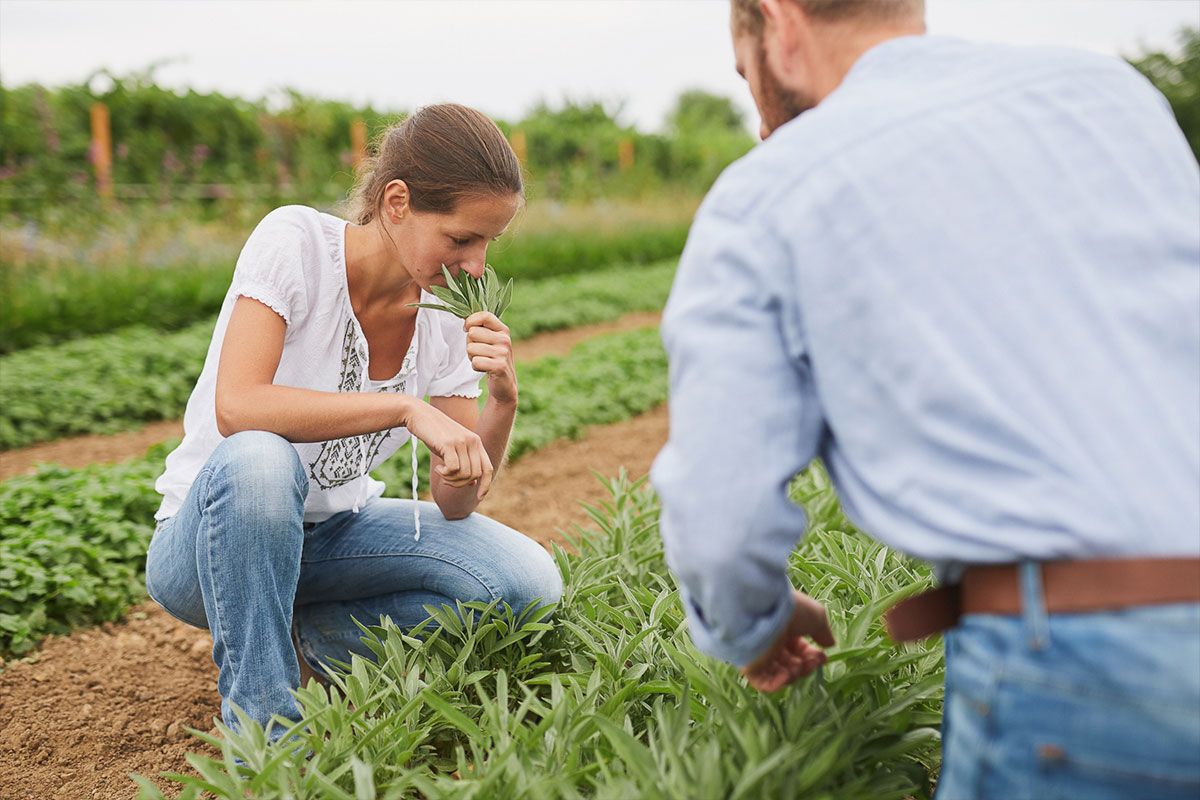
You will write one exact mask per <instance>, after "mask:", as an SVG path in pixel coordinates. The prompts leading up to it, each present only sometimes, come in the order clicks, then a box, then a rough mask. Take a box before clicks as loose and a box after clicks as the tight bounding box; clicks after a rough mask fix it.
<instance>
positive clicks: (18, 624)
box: [0, 328, 666, 654]
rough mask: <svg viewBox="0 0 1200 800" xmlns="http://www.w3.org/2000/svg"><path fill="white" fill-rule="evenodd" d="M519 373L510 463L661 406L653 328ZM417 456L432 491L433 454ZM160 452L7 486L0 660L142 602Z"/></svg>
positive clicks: (394, 466)
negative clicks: (430, 459) (430, 458)
mask: <svg viewBox="0 0 1200 800" xmlns="http://www.w3.org/2000/svg"><path fill="white" fill-rule="evenodd" d="M517 372H518V377H519V381H520V386H521V395H520V403H519V407H518V415H517V424H516V429H515V431H514V433H513V437H512V442H511V445H510V450H509V453H510V459H517V458H520V457H521V456H522V455H525V454H527V453H529V452H530V451H532V450H534V449H536V448H538V447H541V446H543V445H545V444H547V443H549V442H550V441H552V440H554V439H556V438H560V437H564V436H574V435H576V434H578V432H579V431H580V430H581V429H582V428H583V426H586V425H594V424H600V423H606V422H615V421H617V420H620V419H624V418H626V417H629V416H632V415H634V414H638V413H640V412H642V411H646V410H649V409H650V408H652V407H653V406H655V405H657V404H659V403H661V402H663V401H664V400H665V399H666V377H665V376H666V354H665V353H664V352H663V349H662V345H661V344H660V343H659V340H658V332H657V330H656V329H653V328H648V329H643V330H636V331H630V332H625V333H618V334H610V335H607V336H603V337H599V338H597V339H593V340H590V341H587V342H584V343H582V344H580V345H579V346H578V347H576V348H575V350H573V351H572V353H571V354H570V355H569V356H566V357H564V358H547V359H544V360H541V361H537V362H534V363H532V364H522V365H520V366H519V367H518V370H517ZM420 452H421V454H422V461H423V468H422V472H423V474H422V475H421V476H420V477H421V485H422V486H423V487H426V488H427V487H428V486H429V463H428V454H427V451H426V450H424V449H421V451H420ZM164 455H165V448H164V447H162V446H159V447H156V448H154V449H152V450H151V453H150V454H149V455H148V456H147V457H146V458H143V459H139V460H137V461H133V462H130V463H126V464H118V465H115V466H94V467H88V468H85V469H78V470H66V469H61V468H56V467H47V468H43V469H42V470H41V471H40V472H39V473H37V474H36V475H31V476H26V477H20V478H13V479H11V480H8V481H5V482H4V483H0V654H2V653H22V652H26V651H28V650H29V649H31V648H32V647H33V646H34V645H35V644H36V641H37V640H38V639H39V638H40V637H42V636H44V635H45V634H47V633H62V632H65V631H67V630H69V629H71V628H72V627H74V626H77V625H80V624H83V623H87V622H99V621H104V620H112V619H116V618H117V617H118V616H119V615H120V614H121V612H122V611H124V610H125V608H127V607H128V606H129V605H130V604H131V603H133V602H135V601H136V600H137V599H139V598H140V597H142V596H143V590H142V581H143V569H144V565H145V551H146V547H147V545H148V543H149V537H150V534H151V531H152V528H153V525H152V522H151V520H152V517H153V515H154V511H155V509H156V508H157V507H158V503H159V500H160V499H161V498H160V497H159V495H158V494H157V493H156V492H155V491H154V486H153V482H154V478H155V477H156V476H157V475H158V474H159V473H160V472H161V471H162V459H163V457H164ZM408 465H409V459H408V458H407V457H406V455H405V454H404V453H400V454H398V455H397V456H395V457H394V458H393V459H391V460H390V461H388V462H385V463H384V465H383V466H381V467H380V468H379V469H377V470H376V471H375V473H374V474H375V476H376V477H378V478H380V479H382V480H384V481H386V482H387V483H388V494H389V495H399V496H402V497H403V496H407V492H408V486H409V479H410V477H411V475H412V472H411V470H410V468H409V466H408Z"/></svg>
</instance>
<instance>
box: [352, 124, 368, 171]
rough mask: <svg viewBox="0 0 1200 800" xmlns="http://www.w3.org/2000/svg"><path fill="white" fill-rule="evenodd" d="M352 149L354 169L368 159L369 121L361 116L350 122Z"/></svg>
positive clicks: (356, 169)
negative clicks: (364, 120) (366, 121)
mask: <svg viewBox="0 0 1200 800" xmlns="http://www.w3.org/2000/svg"><path fill="white" fill-rule="evenodd" d="M350 149H351V150H352V151H353V158H354V171H355V172H358V168H359V167H360V166H362V163H363V162H364V161H366V160H367V123H365V122H363V121H362V118H361V117H359V118H358V119H355V120H354V121H353V122H351V123H350Z"/></svg>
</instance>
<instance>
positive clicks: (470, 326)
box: [463, 311, 517, 404]
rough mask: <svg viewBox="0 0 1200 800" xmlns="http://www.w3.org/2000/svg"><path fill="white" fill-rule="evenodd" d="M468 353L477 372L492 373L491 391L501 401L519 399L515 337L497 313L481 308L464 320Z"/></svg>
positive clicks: (514, 401)
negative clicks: (515, 362) (481, 309)
mask: <svg viewBox="0 0 1200 800" xmlns="http://www.w3.org/2000/svg"><path fill="white" fill-rule="evenodd" d="M463 328H464V329H465V330H466V332H467V356H468V357H469V358H470V359H471V367H472V368H473V369H474V370H475V371H476V372H485V373H487V376H488V394H489V395H490V396H491V397H492V398H494V399H495V400H496V401H497V402H500V403H508V404H515V403H516V402H517V369H516V366H515V364H514V363H513V349H512V336H511V335H510V334H509V331H508V326H507V325H505V324H504V323H503V322H501V321H500V318H499V317H497V316H496V315H495V314H492V313H490V312H487V311H480V312H478V313H475V314H472V315H471V316H469V317H467V318H466V320H465V321H464V323H463Z"/></svg>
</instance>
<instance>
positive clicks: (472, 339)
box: [467, 326, 512, 347]
mask: <svg viewBox="0 0 1200 800" xmlns="http://www.w3.org/2000/svg"><path fill="white" fill-rule="evenodd" d="M473 344H481V345H491V346H492V347H511V346H512V337H511V336H510V335H509V334H507V333H505V332H504V331H494V330H491V329H489V328H483V327H478V326H477V327H474V328H471V329H470V330H468V331H467V345H468V347H469V346H470V345H473Z"/></svg>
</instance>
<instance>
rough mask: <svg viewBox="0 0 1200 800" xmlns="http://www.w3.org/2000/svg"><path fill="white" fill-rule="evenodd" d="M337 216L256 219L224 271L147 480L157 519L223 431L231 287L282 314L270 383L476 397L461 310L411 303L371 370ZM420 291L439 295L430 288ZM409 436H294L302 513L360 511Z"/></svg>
mask: <svg viewBox="0 0 1200 800" xmlns="http://www.w3.org/2000/svg"><path fill="white" fill-rule="evenodd" d="M346 225H347V223H346V221H345V220H342V219H339V218H337V217H335V216H332V215H330V214H324V213H321V212H319V211H316V210H315V209H312V208H307V207H305V206H284V207H283V208H278V209H275V210H274V211H272V212H271V213H270V214H268V215H267V216H266V217H264V218H263V220H262V222H260V223H259V224H258V227H256V228H255V229H254V232H253V233H252V234H251V235H250V238H249V239H248V240H247V242H246V245H245V247H243V248H242V252H241V255H240V256H238V261H237V268H236V270H235V271H234V275H233V282H232V284H231V285H230V287H229V291H228V293H227V294H226V295H225V302H224V304H223V305H222V307H221V314H220V316H219V317H218V318H217V325H216V328H215V329H214V331H213V337H212V342H211V343H210V344H209V347H208V355H207V357H206V358H205V361H204V370H203V372H201V374H200V378H199V379H198V380H197V381H196V388H195V389H193V390H192V395H191V397H190V398H189V399H188V403H187V410H186V412H185V413H184V417H183V428H184V437H183V442H182V443H181V444H180V445H179V447H177V448H176V449H175V450H174V451H173V452H172V453H171V454H170V455H169V456H167V462H166V471H165V472H164V473H163V474H162V475H161V476H160V477H159V479H158V481H157V482H156V483H155V485H154V488H155V489H156V490H157V491H158V492H159V494H161V495H163V501H162V504H161V505H160V506H159V509H158V512H157V513H156V514H155V515H154V516H155V519H158V520H162V519H166V518H168V517H171V516H173V515H174V514H175V513H176V512H177V511H178V510H179V507H180V506H181V505H182V504H183V500H184V498H185V497H186V496H187V492H188V489H189V488H191V485H192V481H194V480H195V478H196V475H197V474H199V472H200V470H201V468H203V466H204V464H205V462H206V461H207V460H208V458H209V456H210V455H212V452H213V450H214V449H216V447H217V445H218V444H220V443H221V440H222V439H223V438H224V437H222V436H221V434H220V433H219V432H218V431H217V416H216V403H215V397H216V383H217V363H218V361H219V360H220V357H221V343H222V342H223V341H224V339H225V329H226V327H227V326H228V324H229V316H230V314H231V313H232V312H233V306H234V303H235V301H236V300H237V298H238V297H250V298H253V299H255V300H258V301H259V302H261V303H264V304H265V305H267V306H269V307H270V308H272V309H273V310H274V311H275V312H276V313H277V314H279V316H281V317H283V319H284V322H286V323H287V333H286V334H285V337H284V343H283V353H282V355H281V357H280V360H279V368H278V370H276V372H275V378H274V381H273V382H274V383H275V384H276V385H279V386H293V387H296V388H302V389H315V390H317V391H325V392H403V393H405V394H409V395H412V396H414V397H420V398H425V397H448V396H461V397H478V396H479V393H480V386H479V381H480V378H482V377H483V376H482V373H478V372H476V371H475V370H474V369H472V368H471V362H470V359H469V358H468V357H467V350H466V334H465V333H463V329H462V320H460V319H458V318H457V317H455V316H453V315H452V314H448V313H446V312H443V311H434V310H432V309H425V308H422V309H418V311H417V325H416V332H415V333H414V335H413V340H412V344H411V345H410V346H409V349H408V352H407V353H406V354H405V356H404V362H403V365H402V366H401V367H400V371H399V372H397V373H396V374H395V375H394V376H392V377H391V378H388V379H387V380H383V381H372V380H370V378H369V377H368V351H367V340H366V337H365V336H364V335H363V332H362V328H361V327H360V325H359V324H358V320H357V319H356V318H355V316H354V310H353V308H352V307H351V305H350V294H349V291H348V289H347V286H346V236H345V232H346ZM421 302H423V303H429V302H438V301H437V298H436V297H434V296H433V295H431V294H430V293H428V292H422V293H421ZM408 439H409V433H408V431H407V430H406V429H404V428H392V429H390V430H385V431H378V432H376V433H369V434H365V435H362V436H349V437H346V438H344V439H332V440H329V441H325V442H312V443H302V444H293V447H295V448H296V452H297V454H298V455H299V456H300V461H301V463H303V464H304V467H305V469H306V470H307V471H308V476H309V492H308V500H307V501H306V502H305V506H304V521H305V522H320V521H321V520H324V519H327V518H328V517H331V516H333V515H334V514H337V513H339V512H342V511H357V510H358V509H359V508H360V507H361V506H362V505H363V504H364V503H366V502H367V501H368V500H370V499H372V498H375V497H379V496H380V495H381V494H382V493H383V490H384V485H383V483H382V482H381V481H377V480H375V479H374V478H371V477H370V476H369V474H368V473H369V472H370V471H371V470H372V469H374V468H375V467H376V466H378V465H379V464H380V463H382V462H383V461H384V460H385V459H386V458H388V457H389V456H391V455H392V454H393V453H394V452H396V450H397V448H399V447H400V446H401V445H402V444H404V443H405V442H406V441H408Z"/></svg>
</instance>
